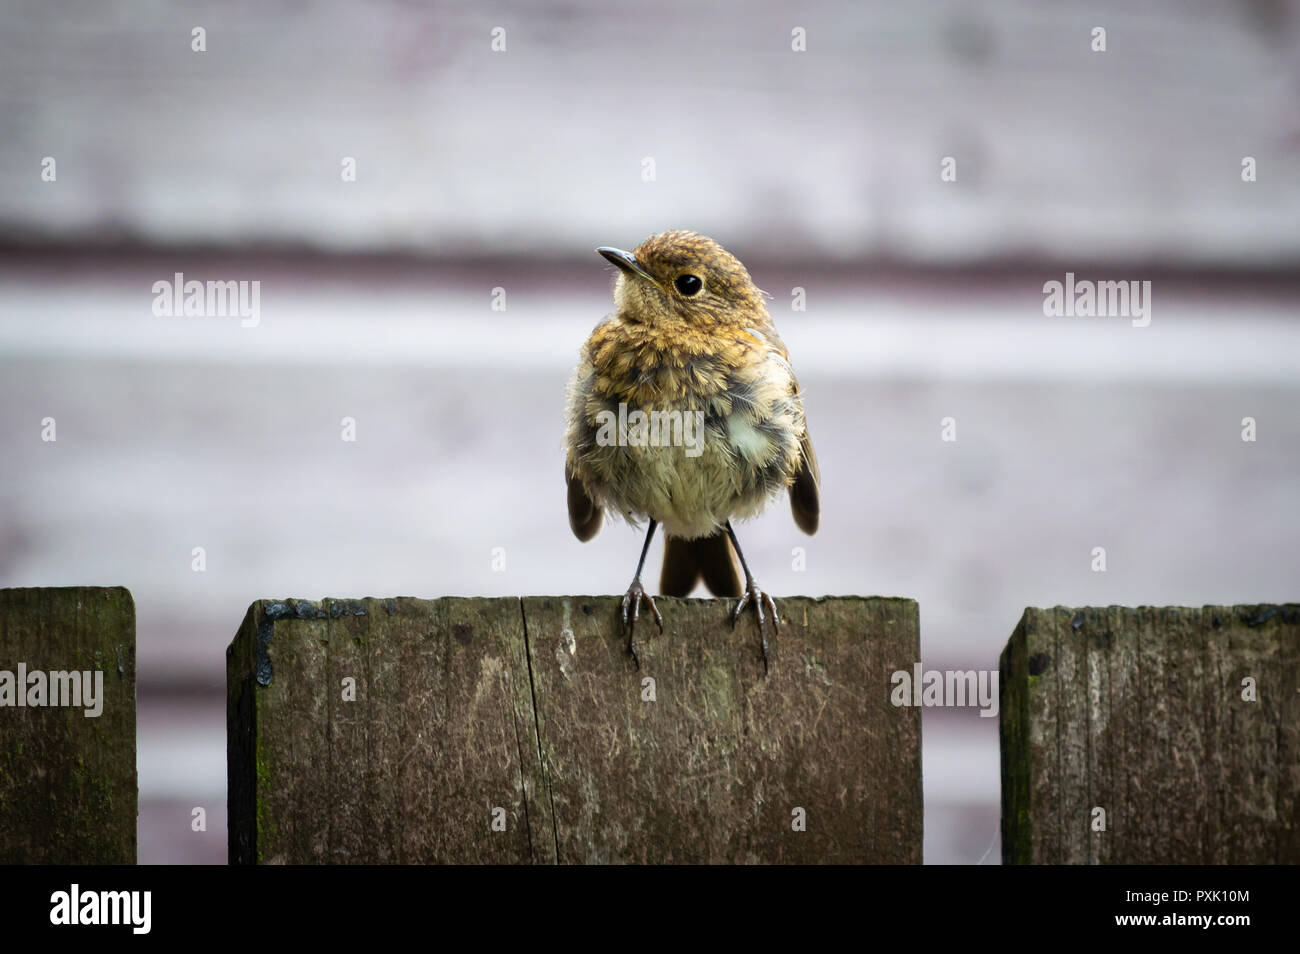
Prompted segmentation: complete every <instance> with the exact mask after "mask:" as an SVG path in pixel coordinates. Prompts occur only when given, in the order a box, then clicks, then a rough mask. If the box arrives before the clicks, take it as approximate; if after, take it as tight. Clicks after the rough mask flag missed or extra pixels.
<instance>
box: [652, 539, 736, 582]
mask: <svg viewBox="0 0 1300 954" xmlns="http://www.w3.org/2000/svg"><path fill="white" fill-rule="evenodd" d="M701 577H703V578H704V585H705V586H707V587H708V588H709V592H710V593H712V594H713V595H714V596H740V574H739V573H737V572H736V556H735V551H733V550H732V548H731V541H729V540H728V539H727V536H726V534H725V533H721V532H719V533H715V534H714V535H713V536H711V537H701V538H700V539H698V540H679V539H678V538H676V537H667V538H665V542H664V571H663V574H662V575H661V576H660V577H659V592H660V593H662V594H663V595H664V596H687V595H689V594H690V592H691V590H693V589H695V584H696V583H698V582H699V581H700V578H701Z"/></svg>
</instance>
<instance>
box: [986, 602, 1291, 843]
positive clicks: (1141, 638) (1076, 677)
mask: <svg viewBox="0 0 1300 954" xmlns="http://www.w3.org/2000/svg"><path fill="white" fill-rule="evenodd" d="M1247 678H1249V679H1252V680H1254V685H1255V693H1256V699H1255V701H1249V700H1247V699H1245V698H1243V693H1244V691H1245V687H1244V685H1243V680H1246V679H1247ZM1000 712H1001V737H1002V855H1003V862H1004V863H1009V864H1011V863H1020V864H1061V863H1064V864H1269V863H1279V864H1295V863H1297V862H1300V606H1297V605H1296V604H1286V605H1278V606H1274V605H1252V606H1206V607H1204V608H1200V609H1198V608H1187V607H1163V608H1155V607H1148V606H1143V607H1138V608H1137V609H1132V608H1128V607H1119V606H1111V607H1105V608H1081V609H1073V608H1067V607H1060V606H1058V607H1054V608H1052V609H1034V608H1030V609H1026V610H1025V613H1024V616H1023V617H1022V618H1021V620H1020V623H1019V625H1018V626H1017V627H1016V630H1015V632H1014V633H1013V634H1012V637H1011V639H1010V641H1009V642H1008V644H1007V646H1006V649H1005V650H1004V651H1003V653H1002V659H1001V704H1000ZM1097 808H1101V809H1104V811H1105V825H1106V828H1105V831H1096V830H1094V828H1093V824H1092V822H1093V817H1094V815H1093V813H1094V810H1095V809H1097Z"/></svg>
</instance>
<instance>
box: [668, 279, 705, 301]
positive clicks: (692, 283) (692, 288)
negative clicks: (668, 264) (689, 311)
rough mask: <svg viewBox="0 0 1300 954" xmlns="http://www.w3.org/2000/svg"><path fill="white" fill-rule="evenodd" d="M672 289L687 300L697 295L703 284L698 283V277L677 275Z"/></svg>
mask: <svg viewBox="0 0 1300 954" xmlns="http://www.w3.org/2000/svg"><path fill="white" fill-rule="evenodd" d="M673 287H674V288H676V289H677V290H678V291H679V292H681V293H682V294H683V295H685V296H686V297H687V298H690V297H691V296H692V295H695V294H698V293H699V291H700V289H701V288H703V287H704V282H702V281H700V277H699V276H698V275H678V276H677V280H676V281H675V282H673Z"/></svg>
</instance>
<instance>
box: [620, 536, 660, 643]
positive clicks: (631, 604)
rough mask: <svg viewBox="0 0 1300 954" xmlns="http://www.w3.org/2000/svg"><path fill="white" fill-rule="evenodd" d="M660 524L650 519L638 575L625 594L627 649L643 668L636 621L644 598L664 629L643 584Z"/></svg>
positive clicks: (624, 625) (637, 570)
mask: <svg viewBox="0 0 1300 954" xmlns="http://www.w3.org/2000/svg"><path fill="white" fill-rule="evenodd" d="M658 526H659V524H658V522H656V521H654V520H651V521H650V529H649V530H647V531H646V535H645V545H644V546H642V547H641V559H640V560H638V561H637V564H636V576H634V577H632V585H631V586H629V587H628V588H627V592H626V593H624V594H623V631H624V632H625V633H627V651H628V652H629V653H631V654H632V662H634V663H636V668H637V669H640V668H641V660H640V659H638V658H637V654H636V621H637V620H638V619H640V618H641V601H642V600H645V601H646V602H647V603H649V604H650V612H651V613H654V617H655V623H657V624H658V626H659V633H660V635H663V631H664V618H663V617H662V616H660V615H659V607H657V606H655V601H654V599H653V598H652V597H651V596H650V594H649V593H647V592H646V591H645V587H643V586H642V585H641V568H642V567H644V566H645V555H646V553H648V552H649V550H650V541H651V540H652V539H654V535H655V528H657V527H658ZM629 609H631V611H632V615H631V616H630V617H629V616H628V610H629Z"/></svg>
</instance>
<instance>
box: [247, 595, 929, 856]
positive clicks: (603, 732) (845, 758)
mask: <svg viewBox="0 0 1300 954" xmlns="http://www.w3.org/2000/svg"><path fill="white" fill-rule="evenodd" d="M618 605H619V600H618V599H615V598H611V597H580V596H574V597H549V598H548V597H538V598H526V599H524V600H523V601H522V603H521V601H520V600H518V599H500V600H464V599H443V600H434V601H427V602H426V601H419V600H407V599H399V600H360V601H342V600H323V601H321V602H319V603H313V602H307V601H262V602H259V603H256V604H254V605H253V607H252V608H251V609H250V610H249V614H248V617H247V618H246V619H245V622H244V625H243V627H241V629H240V632H239V634H238V635H237V636H236V638H235V642H234V643H233V644H232V646H231V649H230V653H229V662H230V667H229V676H230V683H229V687H230V706H229V719H230V726H229V728H230V743H229V744H230V792H231V797H230V838H231V860H232V861H237V862H253V861H261V862H275V861H283V862H291V863H292V862H304V861H348V862H373V861H421V862H446V861H497V862H521V861H535V862H548V863H549V862H554V861H557V860H558V861H562V862H623V861H626V862H689V861H715V862H722V861H740V862H746V861H773V862H799V861H843V862H864V861H865V862H871V861H877V862H919V861H920V860H921V763H920V712H919V710H918V709H915V708H908V707H904V708H895V707H893V706H892V705H891V704H890V701H889V699H890V690H891V688H892V685H891V678H890V677H891V675H892V673H894V672H895V671H897V670H909V669H910V667H911V666H912V664H913V663H914V662H915V661H916V660H917V659H918V658H919V639H918V631H917V608H916V604H915V603H914V602H912V601H911V600H886V599H861V598H848V599H823V600H811V599H796V598H787V599H784V600H782V601H781V609H782V612H783V616H784V621H783V625H782V629H781V633H780V635H779V636H778V637H777V638H776V639H775V641H774V645H775V649H774V661H773V665H772V667H771V673H770V674H769V675H767V676H764V675H763V671H762V663H761V661H760V658H759V654H758V636H757V632H756V630H755V629H754V624H753V621H752V619H747V620H746V621H744V622H742V623H741V624H740V625H738V626H737V627H736V629H735V631H734V632H733V631H732V629H731V627H730V626H729V625H728V623H727V622H726V611H727V606H728V604H727V603H725V602H724V601H711V600H668V599H665V600H661V601H660V607H661V609H662V611H663V614H664V621H665V626H666V632H665V633H664V634H663V635H660V634H658V633H657V632H655V631H654V629H653V628H652V627H650V626H646V624H645V621H644V620H643V621H642V631H641V635H640V638H639V645H640V653H641V663H642V668H641V669H640V670H637V669H636V668H635V667H634V665H633V663H632V661H631V659H630V658H629V657H628V656H627V654H626V651H625V642H624V640H623V637H622V635H621V632H620V629H619V626H618V624H617V613H618ZM259 657H260V658H259ZM259 673H260V680H259ZM348 674H354V675H355V677H356V678H357V687H358V688H357V701H356V702H346V701H343V699H342V695H341V682H342V679H343V678H344V677H345V676H346V675H348ZM493 808H504V809H505V811H504V813H503V820H504V822H505V831H504V832H501V831H493V830H492V827H491V822H492V809H493ZM801 828H802V829H803V830H799V829H801Z"/></svg>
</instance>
